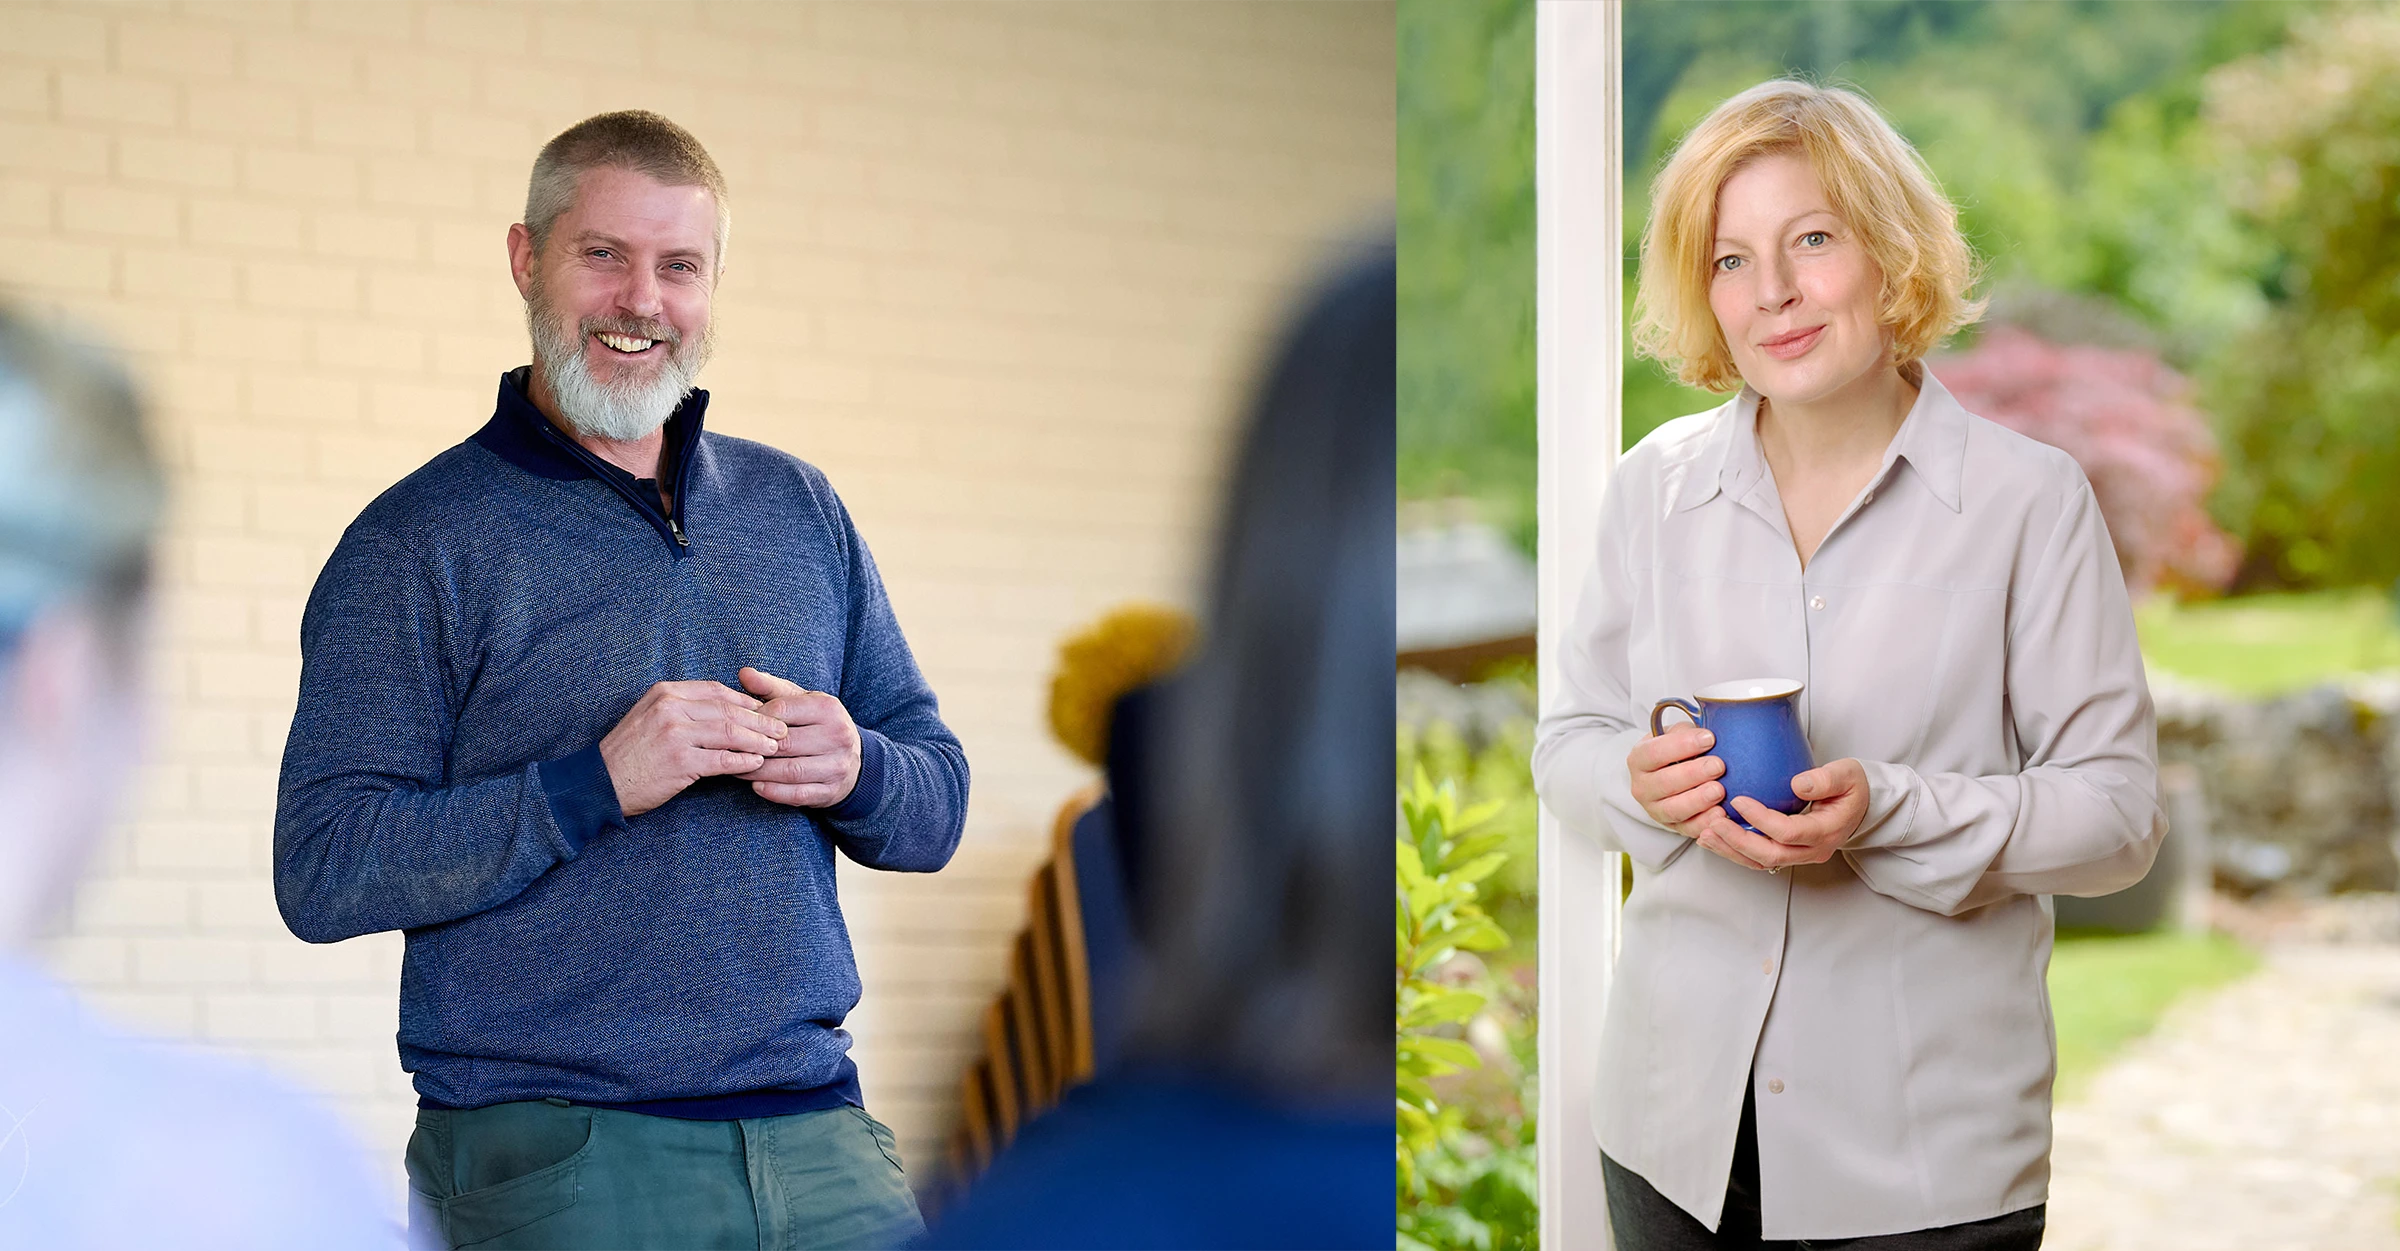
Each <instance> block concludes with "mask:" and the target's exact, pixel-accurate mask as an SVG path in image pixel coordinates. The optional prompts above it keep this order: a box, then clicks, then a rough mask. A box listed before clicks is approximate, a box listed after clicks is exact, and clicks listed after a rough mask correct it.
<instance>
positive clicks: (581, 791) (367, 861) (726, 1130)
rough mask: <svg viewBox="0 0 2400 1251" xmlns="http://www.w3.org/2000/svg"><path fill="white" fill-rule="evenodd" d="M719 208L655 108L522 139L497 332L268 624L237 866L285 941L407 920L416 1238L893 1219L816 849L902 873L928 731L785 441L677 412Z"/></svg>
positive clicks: (939, 831)
mask: <svg viewBox="0 0 2400 1251" xmlns="http://www.w3.org/2000/svg"><path fill="white" fill-rule="evenodd" d="M730 221H731V218H730V215H729V211H728V207H727V201H726V196H725V183H724V178H723V176H722V175H721V174H720V173H719V172H718V170H717V167H716V163H715V162H714V161H713V160H711V159H710V158H709V156H708V153H707V152H706V151H705V150H704V149H703V148H702V147H701V146H700V144H699V142H698V141H697V140H695V139H693V138H692V136H691V135H690V134H688V133H687V132H685V131H684V130H683V129H682V128H680V127H678V126H676V125H675V124H674V123H672V122H669V121H668V120H666V119H665V118H663V117H659V116H657V115H656V114H652V113H643V112H624V113H609V114H603V115H601V116H598V117H594V118H591V119H589V120H586V121H584V122H581V123H578V124H577V125H575V126H573V127H571V128H569V129H568V130H567V131H565V132H564V133H562V134H560V135H559V136H558V137H557V138H555V139H553V140H551V141H550V143H549V144H548V145H547V146H545V147H544V148H543V149H542V152H541V155H540V157H539V158H538V159H537V160H536V161H535V162H534V168H533V177H532V181H531V186H530V188H529V190H528V193H527V196H526V207H525V220H524V222H522V223H520V224H518V225H515V226H511V227H510V228H509V235H508V242H509V255H510V262H511V269H512V271H513V273H514V275H515V279H516V283H517V289H518V291H519V292H520V293H521V294H523V296H524V297H525V319H526V327H527V330H528V332H529V335H530V338H531V340H532V346H533V363H532V365H531V366H529V367H523V368H519V369H516V370H512V371H511V372H509V373H508V374H506V375H504V376H503V377H502V379H501V382H500V390H499V400H498V405H497V409H496V411H495V412H494V414H493V416H492V418H491V420H490V421H489V422H488V423H486V424H485V425H484V427H483V428H482V429H481V430H479V431H477V432H476V433H475V435H474V436H473V437H472V438H470V439H468V440H467V441H466V442H464V443H461V444H459V445H458V446H456V447H454V448H451V449H450V450H449V451H446V452H444V453H442V454H441V455H440V456H437V457H435V458H434V459H433V461H432V462H430V463H429V464H427V465H426V466H425V467H424V468H422V469H419V470H418V471H417V472H415V473H413V474H411V475H409V476H408V477H407V478H405V479H403V480H402V481H401V482H400V483H399V484H397V485H395V486H394V487H392V488H391V489H390V490H388V491H386V492H384V494H383V495H382V496H380V497H379V498H377V499H376V500H375V502H373V503H372V504H369V505H368V506H367V508H366V510H365V511H364V512H363V513H361V514H360V515H359V518H358V520H357V521H356V522H354V523H353V524H352V525H351V526H350V528H349V530H348V531H347V532H346V533H345V534H344V535H343V536H342V541H341V543H340V545H339V546H338V547H337V548H336V549H335V551H334V553H333V556H332V558H331V559H329V560H328V561H327V562H326V565H325V569H324V572H323V573H322V574H320V575H319V577H318V579H317V584H316V589H315V590H314V592H313V593H312V594H311V595H310V597H309V602H308V608H307V612H306V615H305V616H304V617H303V619H302V623H301V655H302V669H301V677H300V702H299V708H298V711H297V713H296V715H295V716H294V717H293V720H292V732H291V738H290V741H289V742H288V744H287V745H286V747H285V749H284V759H283V778H282V786H281V790H280V793H279V797H278V802H277V804H276V811H275V889H276V900H277V902H278V904H279V905H280V906H281V908H282V910H283V916H284V921H285V923H286V924H288V925H289V926H290V927H291V929H292V932H293V933H295V934H298V935H299V936H300V937H302V938H304V939H307V940H309V941H311V942H338V941H340V940H342V939H345V938H349V937H352V936H354V935H358V934H365V933H372V932H375V931H378V930H390V929H398V930H401V931H403V932H404V933H405V934H406V936H407V954H406V957H405V960H404V963H403V965H402V969H401V979H400V1034H399V1044H400V1059H401V1065H402V1067H403V1068H405V1069H407V1070H409V1071H410V1072H412V1073H414V1074H415V1075H416V1076H415V1083H416V1089H417V1093H418V1097H419V1098H418V1106H419V1109H420V1110H419V1112H418V1116H417V1128H416V1132H415V1134H414V1135H413V1136H412V1137H411V1138H410V1140H409V1146H408V1156H407V1165H408V1174H409V1181H410V1186H411V1190H412V1192H413V1199H412V1205H411V1227H412V1230H413V1231H414V1232H415V1234H416V1236H417V1237H418V1238H419V1239H420V1240H422V1241H425V1242H428V1243H437V1242H438V1243H439V1245H442V1246H458V1245H462V1244H467V1243H473V1244H475V1245H476V1246H479V1247H520V1246H521V1247H531V1246H543V1247H601V1246H606V1247H646V1246H675V1247H696V1246H708V1247H730V1246H741V1247H752V1246H757V1247H764V1246H777V1247H782V1246H807V1247H819V1246H822V1247H874V1246H893V1245H897V1244H899V1243H900V1242H902V1241H905V1240H906V1239H907V1238H909V1237H911V1236H913V1235H914V1234H915V1233H916V1232H917V1231H918V1230H919V1229H921V1228H922V1226H921V1223H920V1221H919V1220H918V1216H917V1210H916V1205H915V1203H914V1200H913V1199H912V1198H911V1196H910V1193H909V1188H908V1184H907V1179H906V1177H905V1176H904V1175H903V1173H902V1171H901V1168H900V1163H899V1158H898V1155H897V1151H896V1148H895V1147H894V1145H893V1140H892V1136H891V1133H890V1131H888V1130H887V1129H885V1128H884V1127H883V1125H882V1124H881V1123H879V1122H877V1121H876V1120H875V1119H874V1118H872V1117H870V1116H868V1115H867V1114H866V1111H865V1109H864V1107H863V1103H862V1100H861V1099H860V1096H859V1085H858V1072H857V1068H856V1066H855V1065H853V1064H852V1062H851V1060H850V1058H849V1054H848V1053H849V1045H850V1037H849V1035H848V1034H847V1033H846V1032H844V1031H843V1030H842V1028H841V1022H842V1019H843V1017H844V1015H845V1014H847V1013H848V1012H849V1011H850V1010H851V1008H852V1007H854V1006H855V1005H856V1003H857V1002H858V996H859V981H858V971H857V966H856V962H855V961H854V959H853V958H852V955H851V950H850V943H849V935H848V932H847V930H846V929H845V927H844V925H843V922H842V915H841V910H840V908H839V906H838V904H837V903H836V901H835V897H834V864H833V854H834V852H835V850H836V849H839V850H840V851H841V852H842V854H844V855H847V856H849V857H850V858H851V859H852V860H854V861H857V862H858V863H860V864H863V865H866V866H868V867H870V868H880V869H895V870H901V871H912V872H930V871H932V870H934V869H938V868H940V867H941V866H942V865H943V864H944V863H945V862H947V861H948V860H949V858H950V855H951V853H952V851H953V850H954V849H955V848H956V847H957V845H958V838H959V833H960V829H961V826H962V824H963V822H964V819H965V814H966V799H967V766H966V759H965V756H964V755H963V753H962V752H961V751H960V748H959V744H958V739H957V737H956V736H955V735H953V734H951V732H950V731H949V729H948V728H947V727H946V726H944V725H943V723H942V720H941V716H940V712H939V709H938V707H937V706H936V703H935V700H934V697H933V692H932V691H931V690H929V689H928V688H927V687H926V684H925V680H924V678H923V676H922V675H921V674H919V672H918V670H917V666H916V662H915V660H914V658H913V657H912V656H911V655H910V653H909V649H908V644H907V641H906V640H905V639H904V638H902V637H901V633H900V628H899V624H898V622H897V621H896V620H895V619H894V618H893V615H892V609H891V605H890V603H889V601H888V600H887V598H886V597H885V594H884V589H883V583H882V580H881V579H880V577H879V576H878V575H877V573H876V570H875V563H874V560H873V559H872V558H871V557H870V556H869V555H868V553H867V549H866V545H865V543H864V542H863V541H862V540H861V539H860V537H859V535H858V532H857V530H856V528H855V527H854V526H853V525H852V524H851V521H850V516H849V514H848V512H847V511H846V510H844V508H843V507H842V504H841V501H840V499H838V498H837V497H836V496H835V495H834V493H833V490H832V488H831V487H830V486H829V485H827V483H826V481H825V477H824V475H823V474H821V473H819V472H818V471H817V470H816V469H815V468H814V467H812V466H810V465H808V464H806V463H805V462H802V461H800V460H797V459H795V458H793V457H791V456H789V455H786V454H784V453H782V452H778V451H776V450H774V449H772V448H768V447H765V446H762V445H760V444H756V443H751V442H748V441H745V440H741V439H734V438H728V437H726V436H724V435H721V434H713V433H708V434H704V433H703V432H702V428H701V424H702V418H703V416H704V414H705V412H706V409H707V406H708V393H707V392H705V391H700V390H695V389H694V388H693V383H694V381H695V380H696V379H697V378H698V376H699V373H700V370H701V368H702V367H703V366H704V365H705V364H706V363H707V360H708V356H709V351H710V347H711V344H712V337H711V323H710V317H709V312H710V307H709V306H710V299H711V297H712V296H713V294H714V293H715V290H716V283H717V274H718V271H719V267H720V265H721V263H722V261H723V259H724V251H725V235H726V231H727V229H728V227H729V225H730Z"/></svg>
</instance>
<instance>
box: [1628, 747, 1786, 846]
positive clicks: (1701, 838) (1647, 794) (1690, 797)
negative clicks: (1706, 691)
mask: <svg viewBox="0 0 2400 1251" xmlns="http://www.w3.org/2000/svg"><path fill="white" fill-rule="evenodd" d="M1716 743H1717V736H1716V735H1714V734H1711V733H1709V732H1708V731H1706V730H1703V729H1701V728H1700V727H1698V726H1696V725H1679V726H1676V727H1675V728H1674V729H1671V730H1668V731H1667V732H1666V733H1664V734H1656V735H1652V736H1651V737H1649V738H1646V739H1643V740H1642V741H1640V742H1638V743H1635V744H1634V745H1633V750H1632V751H1631V752H1630V753H1628V754H1627V755H1626V757H1625V768H1626V770H1627V771H1628V772H1629V773H1630V774H1631V776H1632V780H1633V797H1634V799H1635V800H1636V801H1637V802H1639V803H1640V804H1641V805H1642V811H1644V812H1647V813H1649V814H1650V819H1651V820H1653V821H1656V822H1658V823H1659V824H1660V825H1663V826H1665V827H1667V828H1668V829H1670V830H1673V831H1675V832H1676V833H1678V834H1681V835H1683V836H1684V837H1685V838H1688V839H1691V840H1692V841H1693V842H1696V843H1698V844H1700V845H1701V846H1702V847H1706V848H1707V849H1709V850H1710V851H1713V852H1715V853H1717V854H1718V855H1720V856H1723V857H1725V858H1726V859H1727V860H1731V861H1732V862H1734V863H1735V864H1738V865H1740V866H1742V867H1743V868H1745V869H1764V868H1766V867H1767V866H1766V865H1764V864H1761V863H1759V862H1758V861H1756V860H1753V859H1751V858H1750V857H1748V856H1746V855H1743V854H1742V852H1741V851H1740V850H1738V849H1739V848H1741V847H1743V846H1744V844H1743V843H1742V842H1740V841H1737V840H1743V839H1747V840H1748V845H1750V846H1752V847H1754V848H1755V846H1756V845H1757V844H1758V843H1759V842H1760V839H1759V837H1758V836H1757V835H1755V834H1752V833H1749V832H1748V831H1746V830H1744V829H1742V828H1741V827H1740V826H1737V825H1735V824H1734V823H1733V821H1732V819H1731V818H1729V817H1727V816H1726V815H1725V809H1724V808H1723V807H1721V806H1720V805H1722V804H1723V803H1724V802H1725V786H1724V783H1722V782H1720V781H1718V779H1719V778H1722V777H1723V776H1724V775H1725V762H1724V761H1722V760H1720V759H1718V758H1717V757H1715V756H1711V755H1707V754H1705V753H1706V752H1707V751H1708V749H1709V748H1711V747H1714V746H1716ZM1779 815H1780V814H1779ZM1759 828H1760V829H1762V830H1763V829H1765V828H1766V827H1765V826H1763V825H1762V826H1760V827H1759Z"/></svg>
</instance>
